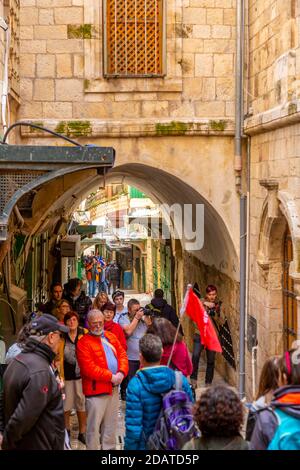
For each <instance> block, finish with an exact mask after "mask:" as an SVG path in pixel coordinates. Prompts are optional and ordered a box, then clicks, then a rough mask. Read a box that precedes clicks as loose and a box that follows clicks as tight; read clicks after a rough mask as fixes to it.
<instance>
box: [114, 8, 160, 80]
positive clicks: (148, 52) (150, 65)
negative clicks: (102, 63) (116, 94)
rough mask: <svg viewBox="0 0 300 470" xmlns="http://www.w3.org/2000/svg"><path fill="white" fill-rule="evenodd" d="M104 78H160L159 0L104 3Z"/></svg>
mask: <svg viewBox="0 0 300 470" xmlns="http://www.w3.org/2000/svg"><path fill="white" fill-rule="evenodd" d="M105 14H106V44H105V49H106V51H105V53H106V71H105V72H106V75H107V76H121V77H137V76H141V77H143V76H150V77H151V76H161V75H162V73H163V71H162V68H163V66H162V55H163V0H106V12H105Z"/></svg>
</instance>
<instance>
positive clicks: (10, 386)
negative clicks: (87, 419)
mask: <svg viewBox="0 0 300 470" xmlns="http://www.w3.org/2000/svg"><path fill="white" fill-rule="evenodd" d="M68 331H69V328H68V327H66V326H64V325H61V324H60V323H59V322H58V320H57V319H56V318H55V317H53V316H52V315H47V314H44V315H42V316H41V317H39V318H37V319H35V320H33V322H32V330H31V336H30V337H29V339H28V340H27V342H26V345H25V347H24V350H23V352H22V353H20V354H19V355H18V356H17V357H16V358H15V359H13V360H12V361H11V362H10V364H9V365H8V367H7V369H6V371H5V373H4V377H3V404H4V405H3V415H4V431H3V442H2V449H3V450H63V449H64V441H65V423H64V410H63V398H62V394H61V386H60V382H59V380H58V378H57V375H56V369H55V368H54V366H53V365H52V363H53V360H54V358H55V356H56V354H57V353H58V349H59V343H60V336H61V333H67V332H68Z"/></svg>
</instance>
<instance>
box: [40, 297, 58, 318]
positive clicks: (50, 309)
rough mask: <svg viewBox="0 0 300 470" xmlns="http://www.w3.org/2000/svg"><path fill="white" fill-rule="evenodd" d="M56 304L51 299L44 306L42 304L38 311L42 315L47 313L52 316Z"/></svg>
mask: <svg viewBox="0 0 300 470" xmlns="http://www.w3.org/2000/svg"><path fill="white" fill-rule="evenodd" d="M56 304H57V302H54V300H52V299H51V300H48V302H46V303H45V304H42V305H40V306H39V310H40V311H41V312H43V313H48V314H49V315H53V316H54V314H53V313H52V312H53V310H54V309H55V307H56Z"/></svg>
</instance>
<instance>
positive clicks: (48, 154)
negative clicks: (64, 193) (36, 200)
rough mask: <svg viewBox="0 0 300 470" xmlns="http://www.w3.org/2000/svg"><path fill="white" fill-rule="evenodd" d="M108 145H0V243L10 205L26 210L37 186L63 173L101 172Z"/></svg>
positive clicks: (108, 160)
mask: <svg viewBox="0 0 300 470" xmlns="http://www.w3.org/2000/svg"><path fill="white" fill-rule="evenodd" d="M114 161H115V150H114V149H113V148H112V147H96V146H92V147H90V146H86V147H66V146H65V147H52V146H51V147H50V146H48V147H47V146H19V145H1V146H0V242H3V241H6V240H7V238H8V223H9V218H10V215H11V213H12V210H13V208H14V206H15V205H16V204H17V203H18V204H19V208H22V201H23V206H24V209H28V204H29V205H31V203H32V199H33V197H34V193H33V191H35V190H36V189H37V188H38V187H39V186H41V185H43V184H45V183H48V182H49V181H52V180H54V179H55V178H59V177H61V176H63V175H66V174H70V173H76V172H79V171H82V170H86V169H91V168H97V172H98V174H102V173H103V174H104V173H105V172H106V170H107V169H109V168H112V167H113V165H114Z"/></svg>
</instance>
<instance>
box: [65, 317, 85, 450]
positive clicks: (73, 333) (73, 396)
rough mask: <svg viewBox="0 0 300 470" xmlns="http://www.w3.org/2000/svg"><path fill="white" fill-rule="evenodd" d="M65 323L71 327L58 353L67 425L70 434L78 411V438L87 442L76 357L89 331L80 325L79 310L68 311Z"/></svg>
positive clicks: (83, 401)
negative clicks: (77, 348) (72, 413)
mask: <svg viewBox="0 0 300 470" xmlns="http://www.w3.org/2000/svg"><path fill="white" fill-rule="evenodd" d="M63 321H64V324H65V325H66V326H68V327H69V329H70V331H69V333H65V334H64V337H63V338H62V340H61V342H60V348H59V353H58V358H59V363H58V367H59V373H60V376H61V378H62V379H63V380H64V383H65V396H66V398H65V400H64V413H65V426H66V429H67V431H68V434H69V435H70V414H71V410H73V409H75V410H76V412H77V418H78V424H79V434H78V440H79V441H80V442H82V443H83V444H85V431H86V412H85V399H84V395H83V392H82V381H81V376H80V369H79V366H78V362H77V358H76V345H77V343H78V341H79V340H80V338H82V336H83V335H84V334H86V333H87V332H88V331H87V330H86V329H85V328H82V327H80V326H79V315H78V313H77V312H68V313H66V315H65V316H64V320H63Z"/></svg>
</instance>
